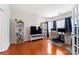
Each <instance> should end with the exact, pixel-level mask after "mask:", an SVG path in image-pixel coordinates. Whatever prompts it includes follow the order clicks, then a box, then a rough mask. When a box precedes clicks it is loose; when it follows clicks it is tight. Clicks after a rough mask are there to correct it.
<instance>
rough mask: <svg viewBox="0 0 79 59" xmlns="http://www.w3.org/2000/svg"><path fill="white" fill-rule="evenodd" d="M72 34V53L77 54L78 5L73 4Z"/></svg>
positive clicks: (78, 48)
mask: <svg viewBox="0 0 79 59" xmlns="http://www.w3.org/2000/svg"><path fill="white" fill-rule="evenodd" d="M72 20H73V27H72V31H73V36H72V38H73V39H72V54H73V55H79V5H75V6H74V8H73V11H72Z"/></svg>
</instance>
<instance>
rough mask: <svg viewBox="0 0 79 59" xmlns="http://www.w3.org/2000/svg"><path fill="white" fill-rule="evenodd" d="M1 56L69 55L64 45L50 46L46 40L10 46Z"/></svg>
mask: <svg viewBox="0 0 79 59" xmlns="http://www.w3.org/2000/svg"><path fill="white" fill-rule="evenodd" d="M1 54H4V55H70V54H71V53H70V52H69V51H67V50H65V45H63V46H61V47H58V46H56V45H54V44H51V43H50V42H49V41H48V40H47V39H44V40H38V41H33V42H24V43H21V44H11V45H10V47H9V49H8V50H7V51H5V52H3V53H1Z"/></svg>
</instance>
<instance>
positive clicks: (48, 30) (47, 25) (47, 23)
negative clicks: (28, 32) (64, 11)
mask: <svg viewBox="0 0 79 59" xmlns="http://www.w3.org/2000/svg"><path fill="white" fill-rule="evenodd" d="M46 25H47V37H49V29H48V22H46Z"/></svg>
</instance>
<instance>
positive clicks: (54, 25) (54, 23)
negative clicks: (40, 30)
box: [53, 21, 56, 30]
mask: <svg viewBox="0 0 79 59" xmlns="http://www.w3.org/2000/svg"><path fill="white" fill-rule="evenodd" d="M53 29H54V30H56V21H53Z"/></svg>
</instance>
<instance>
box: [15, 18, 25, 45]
mask: <svg viewBox="0 0 79 59" xmlns="http://www.w3.org/2000/svg"><path fill="white" fill-rule="evenodd" d="M15 39H16V44H18V43H22V42H23V41H24V22H23V21H22V20H17V19H15Z"/></svg>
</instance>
